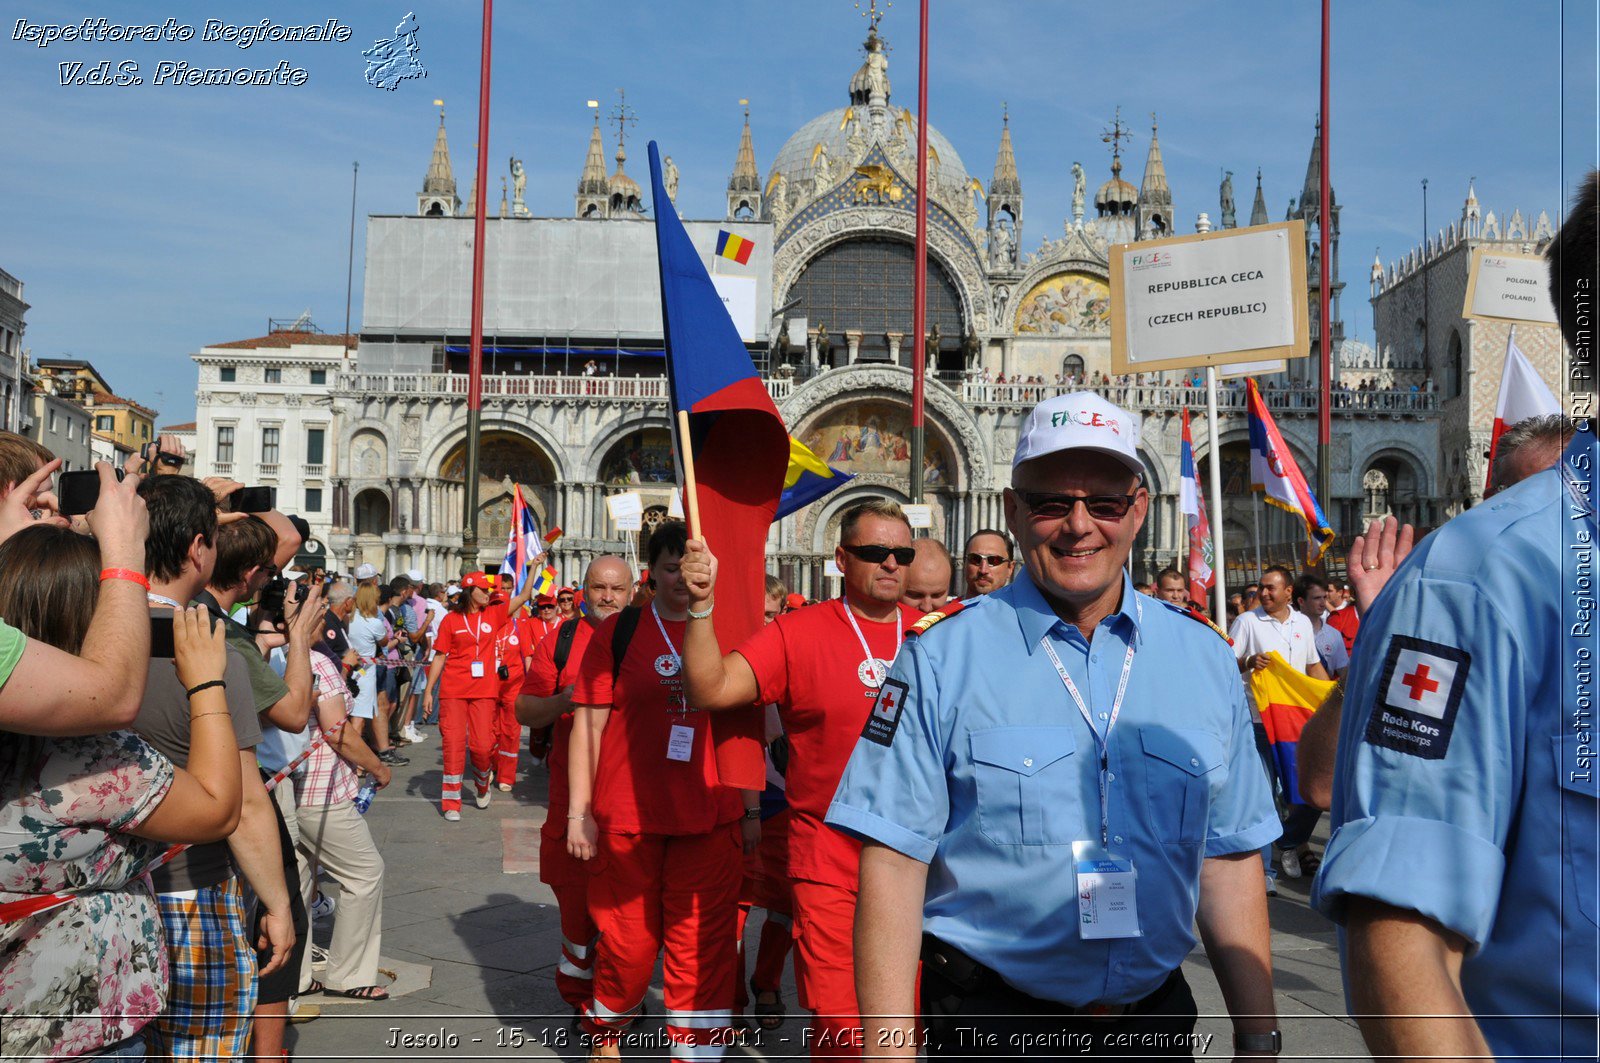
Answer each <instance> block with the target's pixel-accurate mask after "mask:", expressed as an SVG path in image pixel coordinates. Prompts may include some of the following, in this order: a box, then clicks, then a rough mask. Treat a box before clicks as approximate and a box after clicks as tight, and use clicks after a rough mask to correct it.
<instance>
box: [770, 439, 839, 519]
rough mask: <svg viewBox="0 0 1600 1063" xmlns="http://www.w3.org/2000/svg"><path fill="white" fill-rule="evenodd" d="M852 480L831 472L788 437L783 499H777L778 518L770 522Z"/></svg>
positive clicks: (819, 459)
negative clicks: (787, 465) (786, 469)
mask: <svg viewBox="0 0 1600 1063" xmlns="http://www.w3.org/2000/svg"><path fill="white" fill-rule="evenodd" d="M853 479H855V477H854V476H852V475H851V474H850V473H847V472H840V471H839V470H838V469H835V468H834V467H833V466H831V465H829V464H828V463H827V462H825V461H823V460H822V459H821V458H819V457H817V456H816V455H815V454H813V453H812V452H811V448H809V447H807V446H806V445H805V444H804V443H802V442H800V441H799V440H798V439H796V438H795V437H794V436H790V437H789V471H788V472H787V473H785V474H784V477H783V495H782V496H781V497H780V498H779V499H778V514H777V516H776V517H774V518H773V519H774V520H781V519H782V518H784V517H787V516H788V515H789V514H791V513H793V512H795V511H796V510H799V509H803V508H805V507H806V506H809V505H810V504H811V503H813V502H815V501H816V500H817V499H819V498H821V497H822V496H823V495H826V494H827V493H828V492H830V491H833V490H835V489H837V488H840V487H843V486H844V485H845V482H846V481H848V480H853Z"/></svg>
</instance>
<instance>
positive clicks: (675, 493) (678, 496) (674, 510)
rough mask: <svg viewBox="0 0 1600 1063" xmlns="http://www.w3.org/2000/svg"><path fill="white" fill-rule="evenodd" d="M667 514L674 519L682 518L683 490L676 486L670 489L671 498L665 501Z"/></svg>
mask: <svg viewBox="0 0 1600 1063" xmlns="http://www.w3.org/2000/svg"><path fill="white" fill-rule="evenodd" d="M667 516H669V517H672V518H674V519H675V520H682V519H683V492H682V491H679V490H678V489H677V488H676V487H674V488H673V489H672V500H671V501H669V502H668V503H667Z"/></svg>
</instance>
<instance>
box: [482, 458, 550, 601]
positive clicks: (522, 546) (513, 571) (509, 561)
mask: <svg viewBox="0 0 1600 1063" xmlns="http://www.w3.org/2000/svg"><path fill="white" fill-rule="evenodd" d="M558 534H559V529H558ZM544 547H545V540H544V539H543V538H542V537H541V536H540V535H539V521H538V519H537V518H536V517H534V515H533V507H532V506H530V505H528V503H527V502H526V501H525V500H524V499H523V497H522V485H521V484H517V485H516V487H514V488H512V492H511V531H510V533H509V534H507V536H506V556H505V559H504V560H503V561H501V562H500V575H501V576H502V577H505V576H509V577H511V587H510V590H511V596H512V597H515V596H516V595H518V594H521V593H522V588H523V585H524V584H526V583H527V582H528V570H529V567H530V566H531V565H532V564H533V562H534V561H536V560H538V559H539V558H540V557H543V556H544ZM496 583H497V585H498V586H499V587H500V588H501V589H502V590H503V589H506V588H505V585H504V583H503V582H501V581H496Z"/></svg>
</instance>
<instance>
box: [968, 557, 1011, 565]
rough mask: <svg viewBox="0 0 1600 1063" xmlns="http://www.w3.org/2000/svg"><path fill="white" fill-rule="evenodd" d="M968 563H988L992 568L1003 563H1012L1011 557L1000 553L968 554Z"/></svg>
mask: <svg viewBox="0 0 1600 1063" xmlns="http://www.w3.org/2000/svg"><path fill="white" fill-rule="evenodd" d="M967 564H969V565H988V566H989V567H990V568H999V567H1000V566H1001V565H1009V564H1011V559H1010V558H1009V557H1004V556H1002V555H1000V554H968V555H967Z"/></svg>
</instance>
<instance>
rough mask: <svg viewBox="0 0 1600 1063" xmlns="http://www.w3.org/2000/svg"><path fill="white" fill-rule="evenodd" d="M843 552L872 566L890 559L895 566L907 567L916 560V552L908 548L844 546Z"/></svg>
mask: <svg viewBox="0 0 1600 1063" xmlns="http://www.w3.org/2000/svg"><path fill="white" fill-rule="evenodd" d="M844 552H845V553H847V554H850V555H851V556H852V557H859V558H860V559H861V560H863V561H865V562H867V563H868V564H872V565H881V564H883V563H884V562H885V561H887V560H889V558H891V557H892V558H894V559H895V562H896V563H897V564H901V565H909V564H911V562H913V561H915V560H916V558H917V552H916V551H915V550H913V549H912V548H911V547H909V546H872V545H868V546H846V547H845V548H844Z"/></svg>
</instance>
